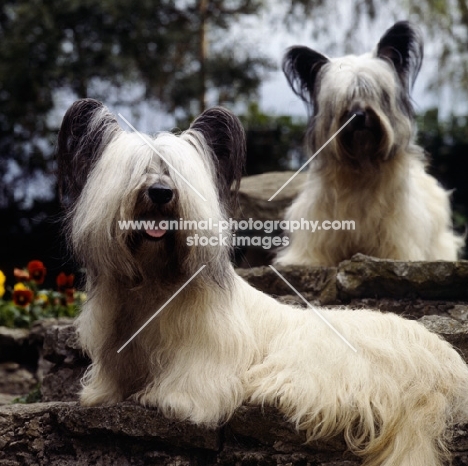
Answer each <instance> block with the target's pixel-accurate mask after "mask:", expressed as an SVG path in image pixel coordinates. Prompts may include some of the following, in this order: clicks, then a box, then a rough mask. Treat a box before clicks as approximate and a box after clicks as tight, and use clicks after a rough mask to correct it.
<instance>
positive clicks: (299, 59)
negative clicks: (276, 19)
mask: <svg viewBox="0 0 468 466" xmlns="http://www.w3.org/2000/svg"><path fill="white" fill-rule="evenodd" d="M328 62H329V59H328V58H327V57H326V56H325V55H322V54H321V53H318V52H316V51H315V50H312V49H309V48H308V47H300V46H298V47H291V48H290V49H288V51H287V52H286V54H285V55H284V58H283V72H284V74H285V76H286V79H287V80H288V83H289V85H290V86H291V89H292V90H293V91H294V93H295V94H297V95H298V96H299V97H300V98H301V99H302V100H303V101H304V102H307V103H308V104H312V95H313V93H314V87H315V83H316V81H317V75H318V72H319V71H320V69H321V68H322V66H323V65H325V64H327V63H328Z"/></svg>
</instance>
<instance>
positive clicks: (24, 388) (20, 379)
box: [0, 362, 37, 396]
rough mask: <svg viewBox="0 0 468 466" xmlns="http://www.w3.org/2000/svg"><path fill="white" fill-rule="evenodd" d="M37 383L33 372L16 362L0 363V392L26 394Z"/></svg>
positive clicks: (16, 394)
mask: <svg viewBox="0 0 468 466" xmlns="http://www.w3.org/2000/svg"><path fill="white" fill-rule="evenodd" d="M36 384H37V379H36V377H35V376H34V374H33V373H32V372H31V371H30V370H28V369H27V368H26V367H24V366H21V365H20V364H18V363H16V362H4V363H0V393H8V394H10V395H15V396H19V395H27V394H28V393H29V392H30V391H31V390H32V389H33V388H34V386H35V385H36Z"/></svg>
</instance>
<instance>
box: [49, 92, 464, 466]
mask: <svg viewBox="0 0 468 466" xmlns="http://www.w3.org/2000/svg"><path fill="white" fill-rule="evenodd" d="M142 137H143V136H142ZM143 138H144V139H143V140H142V139H141V138H140V137H139V135H138V134H136V133H127V132H124V131H123V130H121V129H120V128H119V126H118V123H117V121H116V119H115V118H114V116H113V115H112V114H110V113H109V112H108V110H107V109H106V108H105V107H104V106H103V105H102V104H101V103H99V102H97V101H94V100H91V99H84V100H80V101H77V102H75V103H74V104H73V105H72V106H71V108H70V109H69V110H68V111H67V113H66V115H65V117H64V120H63V122H62V126H61V129H60V134H59V141H58V163H59V183H60V185H59V186H60V190H61V194H62V198H63V200H64V203H65V204H66V205H67V206H68V210H69V234H70V239H71V242H72V245H73V248H74V251H75V253H76V255H77V257H78V258H79V259H80V260H81V262H82V263H83V265H84V266H85V267H86V271H87V292H88V296H89V299H88V301H87V303H86V304H85V305H84V308H83V310H82V312H81V314H80V316H79V317H78V319H77V329H78V334H79V338H80V341H81V343H82V345H83V348H84V349H85V350H86V352H87V353H88V354H89V356H90V357H91V359H92V364H91V366H90V367H89V368H88V370H87V373H86V375H85V377H84V379H83V381H82V383H83V389H82V392H81V403H82V404H83V405H87V406H94V405H111V404H114V403H118V402H120V401H122V400H125V399H127V398H131V399H133V400H135V401H137V402H138V403H141V404H142V405H144V406H148V407H156V408H158V409H159V410H160V411H161V412H162V413H164V415H166V416H169V417H173V418H176V419H180V420H188V421H190V422H193V423H195V424H199V425H205V426H215V425H218V424H219V423H222V422H224V421H226V420H227V419H229V417H230V416H231V415H232V414H233V412H234V411H235V410H236V408H238V407H239V406H240V405H241V404H242V403H251V404H259V405H272V406H275V407H277V408H278V409H279V410H280V411H281V412H282V413H283V414H284V415H285V416H286V417H287V418H288V419H289V420H290V421H291V422H292V423H294V424H295V425H296V426H297V428H298V429H301V430H304V431H306V434H307V439H308V440H309V441H312V440H315V439H326V438H330V437H333V436H335V435H344V438H345V439H346V442H347V445H348V447H349V449H350V450H351V451H352V452H354V453H355V454H356V455H359V456H361V457H363V458H364V464H365V465H367V466H377V465H386V466H395V465H399V466H436V465H441V464H443V462H444V461H445V459H446V458H447V456H448V453H447V448H446V445H447V441H448V440H449V438H448V434H447V427H448V426H449V425H450V424H451V423H453V422H458V421H463V420H466V419H467V418H468V409H467V408H468V369H467V366H466V365H465V362H464V361H463V360H462V358H461V357H460V356H459V354H458V353H457V352H456V351H455V350H454V349H453V348H452V347H451V346H450V345H449V344H448V343H447V342H445V341H444V340H442V339H441V338H439V337H438V336H437V335H435V334H432V333H430V332H429V331H427V330H426V329H425V328H424V327H423V326H422V325H420V324H419V323H417V322H415V321H407V320H404V319H402V318H400V317H398V316H396V315H391V314H382V313H379V312H373V311H369V310H347V309H340V310H322V311H321V312H322V314H323V316H324V318H325V319H327V320H328V322H329V323H330V324H331V325H332V326H333V327H334V328H335V329H336V330H337V331H338V332H339V333H340V334H341V335H342V336H343V337H344V338H345V339H346V340H347V341H348V342H349V343H350V344H351V345H352V346H354V348H355V349H356V350H357V351H356V352H355V351H352V350H351V349H350V348H349V347H348V346H347V345H346V344H345V343H344V342H343V341H342V340H341V339H340V338H338V336H337V335H336V334H335V333H333V332H332V331H331V329H330V328H329V327H328V326H327V325H325V323H324V322H323V321H322V320H320V319H319V318H318V317H317V315H316V314H314V313H313V312H312V311H311V310H310V309H309V310H304V309H300V308H295V307H291V306H287V305H283V304H280V303H278V302H277V301H275V300H274V299H273V298H271V297H269V296H267V295H265V294H263V293H262V292H260V291H258V290H256V289H254V288H253V287H251V286H250V285H249V284H247V283H246V282H245V281H244V280H243V279H241V278H240V277H239V276H238V275H237V274H236V273H235V271H234V268H233V266H232V265H231V262H230V247H229V246H226V245H224V243H222V244H221V243H220V245H219V246H215V245H211V246H210V245H209V246H198V247H193V246H192V247H189V246H187V237H188V236H189V235H194V234H195V233H198V234H199V235H204V236H206V237H207V238H214V239H219V232H218V230H217V229H216V228H214V227H213V229H211V230H210V229H208V228H206V229H204V230H203V229H199V230H192V231H190V230H188V231H185V230H184V231H182V230H177V231H174V230H168V229H165V228H164V227H162V226H161V225H163V222H161V219H180V218H183V219H190V220H194V221H196V222H200V221H206V220H207V219H210V218H211V219H212V224H213V226H214V225H215V223H217V222H220V221H221V220H225V219H226V218H227V216H228V215H229V209H230V207H231V202H232V196H231V186H232V185H234V186H235V187H238V185H239V181H240V175H241V172H242V165H243V158H244V141H245V139H244V133H243V129H242V127H241V125H240V123H239V121H238V120H237V119H236V117H235V116H234V115H232V114H231V113H230V112H228V111H227V110H224V109H221V108H214V109H210V110H207V111H206V112H204V113H203V114H202V115H201V116H199V117H198V118H197V119H196V120H195V121H194V122H193V124H192V125H191V127H190V129H189V130H187V131H186V132H184V133H182V134H181V135H180V136H176V135H173V134H165V133H162V134H159V135H158V136H157V137H156V138H150V137H148V136H145V137H143ZM187 182H189V183H190V185H189V184H187ZM135 219H154V220H155V221H158V222H159V226H160V228H159V229H157V230H156V229H147V230H141V231H136V230H128V229H122V228H120V227H119V222H121V221H123V220H135ZM197 225H198V224H197ZM193 228H196V226H193ZM224 234H227V235H229V234H228V233H224ZM213 243H215V241H213ZM202 266H205V267H204V268H203V269H202V270H201V271H200V269H201V268H202ZM193 277H195V278H193ZM189 280H191V281H190V282H189ZM187 282H189V283H188V285H186V286H185V287H184V284H187ZM171 298H172V300H170V299H171ZM169 300H170V302H169V303H167V302H168V301H169ZM166 303H167V304H166ZM164 304H166V305H165V307H164V309H163V310H162V311H161V312H160V313H159V314H158V315H157V316H156V317H155V318H154V319H153V320H152V321H151V322H150V323H149V324H148V325H147V326H146V327H145V328H144V329H143V330H142V331H141V332H140V333H139V334H138V335H137V336H136V337H135V338H133V339H132V340H131V341H130V343H128V345H126V346H125V347H123V345H125V343H126V342H128V340H129V339H130V337H131V336H132V335H133V334H134V333H135V332H137V331H138V330H139V329H140V328H141V327H142V326H143V324H144V323H145V322H147V320H148V319H149V318H151V317H152V316H153V315H154V314H155V313H156V312H157V311H158V310H160V308H161V307H162V306H163V305H164ZM122 347H123V349H122Z"/></svg>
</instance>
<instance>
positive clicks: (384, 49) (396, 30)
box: [377, 21, 424, 92]
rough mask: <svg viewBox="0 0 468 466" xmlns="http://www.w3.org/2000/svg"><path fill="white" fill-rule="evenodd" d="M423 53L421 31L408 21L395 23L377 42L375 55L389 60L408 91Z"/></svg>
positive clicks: (418, 68) (419, 65)
mask: <svg viewBox="0 0 468 466" xmlns="http://www.w3.org/2000/svg"><path fill="white" fill-rule="evenodd" d="M423 55H424V49H423V41H422V36H421V32H420V31H419V28H418V27H417V26H415V25H414V24H411V23H410V22H409V21H399V22H398V23H395V24H394V25H393V26H392V27H391V28H390V29H388V30H387V31H386V32H385V34H384V35H383V36H382V38H381V39H380V41H379V43H378V44H377V57H379V58H382V59H384V60H389V61H390V62H391V63H392V64H393V66H394V68H395V70H396V72H397V74H398V76H399V78H400V81H401V83H402V85H403V86H404V88H405V89H406V90H407V91H408V92H409V91H410V90H411V87H412V86H413V84H414V82H415V81H416V77H417V76H418V73H419V70H420V69H421V64H422V59H423Z"/></svg>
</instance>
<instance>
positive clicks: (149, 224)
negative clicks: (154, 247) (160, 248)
mask: <svg viewBox="0 0 468 466" xmlns="http://www.w3.org/2000/svg"><path fill="white" fill-rule="evenodd" d="M171 220H173V219H170V218H167V217H164V216H161V215H155V216H151V217H146V218H144V219H142V220H139V223H140V228H139V230H140V232H141V233H142V234H143V237H144V238H146V239H150V240H161V239H163V238H164V237H166V236H167V235H168V234H169V233H170V225H171Z"/></svg>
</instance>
